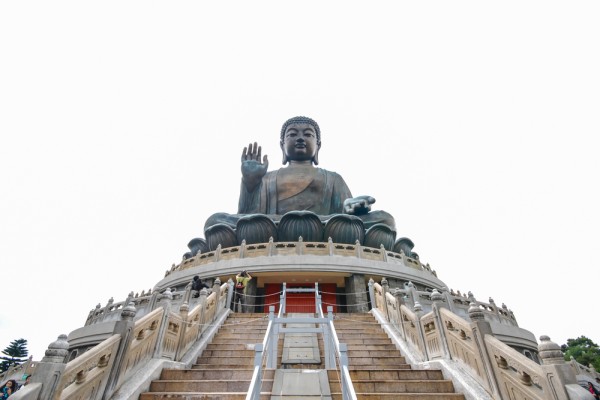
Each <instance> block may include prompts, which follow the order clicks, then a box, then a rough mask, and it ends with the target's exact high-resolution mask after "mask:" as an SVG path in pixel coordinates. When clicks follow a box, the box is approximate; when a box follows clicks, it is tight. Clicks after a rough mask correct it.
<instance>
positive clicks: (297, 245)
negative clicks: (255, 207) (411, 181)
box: [165, 238, 437, 276]
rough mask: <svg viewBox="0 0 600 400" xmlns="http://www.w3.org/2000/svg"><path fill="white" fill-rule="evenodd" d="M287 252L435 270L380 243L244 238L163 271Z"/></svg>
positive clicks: (430, 271) (286, 253)
mask: <svg viewBox="0 0 600 400" xmlns="http://www.w3.org/2000/svg"><path fill="white" fill-rule="evenodd" d="M300 239H302V238H300ZM289 255H315V256H342V257H356V258H359V259H364V260H373V261H383V262H388V263H393V264H400V265H403V266H406V267H410V268H414V269H416V270H421V271H427V272H429V273H431V274H432V275H434V276H437V274H436V272H435V271H433V270H432V269H431V267H430V266H429V265H428V264H421V262H420V261H419V260H416V259H413V258H410V257H407V256H406V255H405V254H404V253H403V252H400V253H395V252H393V251H389V250H386V249H385V248H384V247H383V246H382V247H380V248H378V249H377V248H373V247H368V246H363V245H361V244H360V243H359V242H357V243H356V244H343V243H334V242H333V241H332V240H331V239H329V241H328V242H326V243H323V242H304V241H302V240H299V241H297V242H274V241H273V240H271V241H269V242H268V243H259V244H246V242H245V241H243V242H242V244H241V245H240V246H233V247H228V248H221V246H220V245H219V246H218V247H217V249H216V250H214V251H208V252H206V253H200V254H197V255H196V256H194V257H190V258H188V259H185V260H183V261H182V262H181V263H180V264H179V265H175V264H174V265H173V266H172V267H171V269H170V270H167V271H166V272H165V276H168V275H169V274H171V273H172V272H174V271H181V270H185V269H189V268H194V267H198V266H201V265H206V264H209V263H213V262H218V261H223V260H232V259H243V258H254V257H276V256H289Z"/></svg>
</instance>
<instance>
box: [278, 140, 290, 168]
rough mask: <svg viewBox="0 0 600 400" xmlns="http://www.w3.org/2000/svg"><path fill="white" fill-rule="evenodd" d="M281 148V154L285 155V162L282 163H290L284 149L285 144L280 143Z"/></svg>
mask: <svg viewBox="0 0 600 400" xmlns="http://www.w3.org/2000/svg"><path fill="white" fill-rule="evenodd" d="M279 147H281V154H283V160H281V163H282V164H283V165H285V164H287V163H288V161H289V159H288V157H287V155H286V154H285V150H284V149H283V142H279Z"/></svg>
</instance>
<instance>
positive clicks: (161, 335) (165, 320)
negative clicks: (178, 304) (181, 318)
mask: <svg viewBox="0 0 600 400" xmlns="http://www.w3.org/2000/svg"><path fill="white" fill-rule="evenodd" d="M155 294H156V293H155ZM172 300H173V293H171V288H166V289H165V292H164V293H163V294H162V295H160V299H159V298H158V297H157V301H158V303H157V304H158V306H162V308H163V310H164V313H163V317H162V321H160V327H159V328H158V336H157V339H156V348H155V349H154V355H153V358H162V351H163V342H164V341H165V333H166V331H167V329H168V328H169V318H170V316H171V315H170V314H171V301H172Z"/></svg>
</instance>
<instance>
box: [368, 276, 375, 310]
mask: <svg viewBox="0 0 600 400" xmlns="http://www.w3.org/2000/svg"><path fill="white" fill-rule="evenodd" d="M374 284H375V281H374V280H373V278H371V279H369V300H371V308H377V298H376V297H375V289H373V285H374Z"/></svg>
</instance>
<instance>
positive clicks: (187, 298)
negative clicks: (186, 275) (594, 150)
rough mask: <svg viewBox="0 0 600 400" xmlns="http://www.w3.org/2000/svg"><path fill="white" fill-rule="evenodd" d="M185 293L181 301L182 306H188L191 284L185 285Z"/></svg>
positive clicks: (190, 296) (190, 297)
mask: <svg viewBox="0 0 600 400" xmlns="http://www.w3.org/2000/svg"><path fill="white" fill-rule="evenodd" d="M184 290H185V292H184V293H183V299H182V304H183V303H187V304H190V301H191V299H192V294H193V293H192V282H190V283H188V284H187V285H185V289H184Z"/></svg>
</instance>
